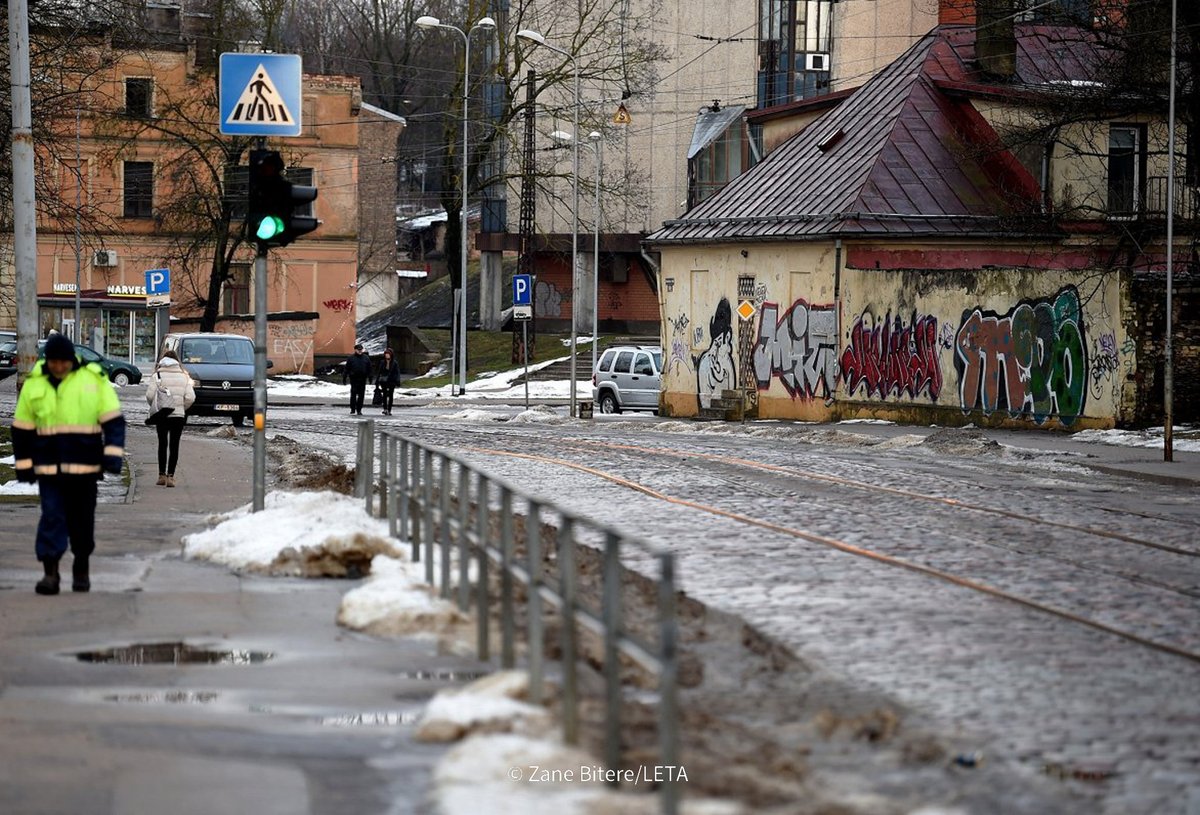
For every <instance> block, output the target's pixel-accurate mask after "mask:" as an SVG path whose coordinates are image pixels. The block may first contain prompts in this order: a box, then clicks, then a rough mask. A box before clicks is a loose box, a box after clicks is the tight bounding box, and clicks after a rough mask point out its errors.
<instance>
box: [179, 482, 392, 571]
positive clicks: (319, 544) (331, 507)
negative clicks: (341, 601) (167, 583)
mask: <svg viewBox="0 0 1200 815" xmlns="http://www.w3.org/2000/svg"><path fill="white" fill-rule="evenodd" d="M251 506H252V505H251V504H247V505H245V506H243V507H240V508H239V509H236V510H234V511H233V512H230V513H229V514H227V515H221V516H218V517H217V518H216V519H215V520H216V521H217V525H216V526H215V527H213V528H212V529H208V530H205V531H204V532H198V533H196V534H194V535H187V536H186V537H184V539H183V554H184V557H188V558H193V559H196V560H210V561H212V562H214V563H223V564H225V565H227V566H229V567H231V568H233V569H235V570H238V571H250V572H264V573H267V574H273V575H283V576H289V577H361V576H362V575H365V574H369V573H370V571H371V560H372V558H374V557H375V556H376V555H379V554H384V555H393V556H395V555H397V554H398V550H397V547H396V545H395V543H394V542H393V541H392V540H391V539H390V537H389V536H388V525H387V522H386V521H380V520H377V519H375V518H372V517H371V516H369V515H368V514H367V513H366V510H365V508H364V507H363V502H362V501H361V500H358V499H355V498H350V497H349V496H345V495H340V494H338V493H336V492H272V493H269V494H268V495H267V496H266V501H265V503H264V506H263V511H262V512H257V513H255V512H251V511H250V509H251ZM332 518H336V519H337V523H336V524H331V523H330V520H331V519H332Z"/></svg>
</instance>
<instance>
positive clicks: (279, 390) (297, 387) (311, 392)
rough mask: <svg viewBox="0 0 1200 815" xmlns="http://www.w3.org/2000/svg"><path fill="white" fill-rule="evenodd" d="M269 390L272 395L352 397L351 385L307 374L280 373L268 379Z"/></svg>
mask: <svg viewBox="0 0 1200 815" xmlns="http://www.w3.org/2000/svg"><path fill="white" fill-rule="evenodd" d="M267 390H268V391H269V392H270V394H271V395H272V396H312V397H322V398H327V399H328V398H344V399H349V398H350V386H349V385H338V384H335V383H333V382H324V381H322V380H320V379H317V378H316V377H315V376H307V375H305V374H280V375H279V376H276V377H272V378H270V379H268V380H267Z"/></svg>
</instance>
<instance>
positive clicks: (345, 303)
mask: <svg viewBox="0 0 1200 815" xmlns="http://www.w3.org/2000/svg"><path fill="white" fill-rule="evenodd" d="M321 305H323V306H325V308H327V309H329V310H330V311H336V312H340V313H342V314H345V313H347V312H349V311H350V310H351V309H353V308H354V301H353V300H345V299H341V300H326V301H325V302H324V303H322V304H321Z"/></svg>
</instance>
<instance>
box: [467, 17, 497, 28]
mask: <svg viewBox="0 0 1200 815" xmlns="http://www.w3.org/2000/svg"><path fill="white" fill-rule="evenodd" d="M495 27H496V21H495V20H493V19H492V18H491V17H480V18H479V22H477V23H475V25H473V26H471V28H495Z"/></svg>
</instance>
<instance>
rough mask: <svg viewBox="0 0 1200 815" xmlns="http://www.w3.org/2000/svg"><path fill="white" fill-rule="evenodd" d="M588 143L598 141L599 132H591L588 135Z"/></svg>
mask: <svg viewBox="0 0 1200 815" xmlns="http://www.w3.org/2000/svg"><path fill="white" fill-rule="evenodd" d="M588 141H600V131H598V130H593V131H592V132H591V133H589V134H588Z"/></svg>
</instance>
